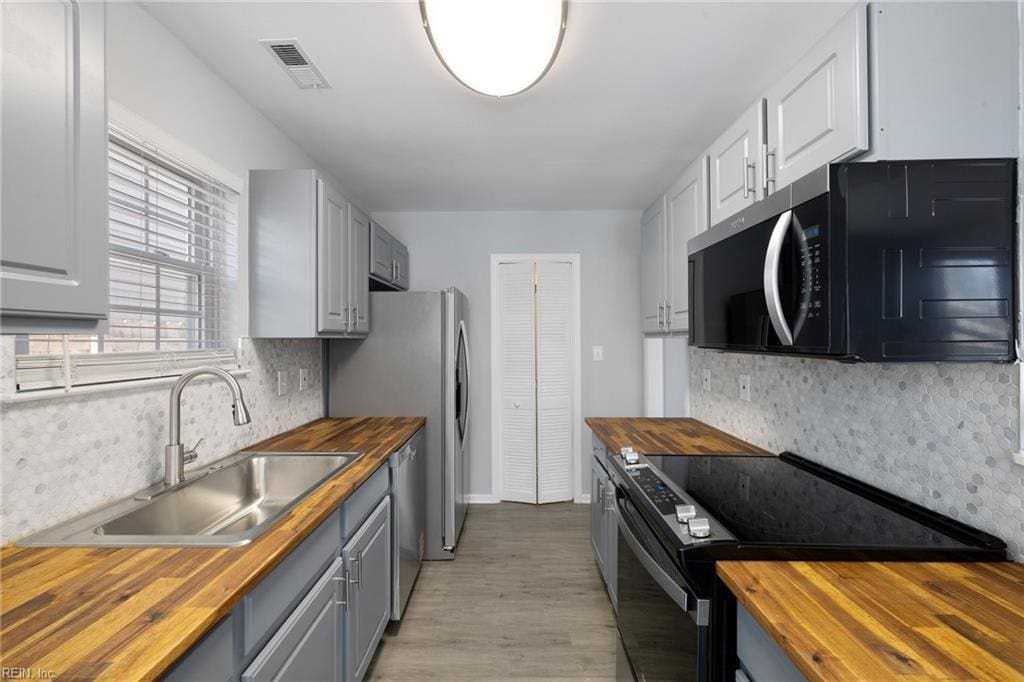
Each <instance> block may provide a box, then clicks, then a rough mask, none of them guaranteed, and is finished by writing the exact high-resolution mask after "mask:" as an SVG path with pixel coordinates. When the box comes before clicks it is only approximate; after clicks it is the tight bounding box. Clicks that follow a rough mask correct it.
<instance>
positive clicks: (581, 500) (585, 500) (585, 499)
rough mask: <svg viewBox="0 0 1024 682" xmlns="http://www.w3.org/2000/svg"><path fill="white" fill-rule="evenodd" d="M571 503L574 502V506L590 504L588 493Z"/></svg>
mask: <svg viewBox="0 0 1024 682" xmlns="http://www.w3.org/2000/svg"><path fill="white" fill-rule="evenodd" d="M573 502H575V503H576V504H590V493H583V494H582V495H580V496H579V497H577V498H576V499H575V500H573Z"/></svg>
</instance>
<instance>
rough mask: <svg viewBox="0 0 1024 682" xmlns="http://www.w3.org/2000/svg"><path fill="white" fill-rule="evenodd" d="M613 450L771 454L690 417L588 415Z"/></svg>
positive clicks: (701, 453) (596, 433)
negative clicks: (659, 417) (657, 417)
mask: <svg viewBox="0 0 1024 682" xmlns="http://www.w3.org/2000/svg"><path fill="white" fill-rule="evenodd" d="M586 421H587V425H588V426H589V427H590V429H591V431H593V432H594V434H595V435H596V436H597V437H598V438H600V439H601V442H602V443H604V444H605V445H606V446H608V448H609V449H610V450H611V451H612V452H618V451H619V450H621V449H622V448H624V447H627V446H630V447H632V448H633V449H634V450H636V451H637V452H639V453H640V454H641V455H754V456H758V457H764V456H765V455H771V454H772V453H770V452H768V451H767V450H763V449H761V448H759V447H757V446H756V445H751V444H750V443H748V442H746V441H743V440H740V439H739V438H737V437H736V436H731V435H729V434H728V433H726V432H725V431H719V430H718V429H716V428H715V427H713V426H708V425H707V424H705V423H704V422H702V421H698V420H696V419H689V418H665V419H656V418H651V417H587V420H586Z"/></svg>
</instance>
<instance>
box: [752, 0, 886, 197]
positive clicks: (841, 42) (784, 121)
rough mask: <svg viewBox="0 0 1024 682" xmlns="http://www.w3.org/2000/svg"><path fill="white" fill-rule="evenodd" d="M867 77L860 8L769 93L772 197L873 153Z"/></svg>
mask: <svg viewBox="0 0 1024 682" xmlns="http://www.w3.org/2000/svg"><path fill="white" fill-rule="evenodd" d="M867 71H868V59H867V9H866V8H865V7H864V6H863V5H858V6H857V7H854V8H853V9H852V10H850V12H849V13H848V14H847V15H846V16H845V17H843V19H842V20H840V22H839V23H838V24H836V25H835V27H834V28H833V29H832V30H830V31H829V32H828V33H827V34H825V36H824V37H823V38H822V39H821V40H820V41H818V43H816V44H815V45H814V47H812V48H811V50H810V51H809V52H808V53H807V54H806V55H804V57H803V59H801V60H800V62H799V63H798V64H797V65H796V66H795V67H793V69H791V70H790V71H789V73H787V74H786V75H785V76H784V77H783V78H782V79H781V80H780V81H779V82H778V83H777V84H776V85H775V87H774V88H772V90H771V91H770V92H769V93H768V169H767V180H768V182H767V185H768V190H769V191H775V190H776V189H779V188H781V187H785V186H786V185H788V184H790V183H792V182H793V181H795V180H798V179H799V178H800V177H802V176H804V175H806V174H807V173H809V172H811V171H813V170H814V169H815V168H818V167H819V166H823V165H825V164H826V163H830V162H832V161H835V160H837V159H843V158H846V157H849V156H851V155H853V154H855V153H857V152H859V151H863V150H865V149H867V148H868V93H867V88H868V84H867Z"/></svg>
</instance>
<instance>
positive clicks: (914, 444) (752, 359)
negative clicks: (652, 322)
mask: <svg viewBox="0 0 1024 682" xmlns="http://www.w3.org/2000/svg"><path fill="white" fill-rule="evenodd" d="M705 370H708V371H710V372H711V375H712V380H711V385H712V390H711V392H710V393H709V392H704V391H702V390H701V376H702V374H703V372H704V371H705ZM740 375H749V376H750V393H751V400H750V402H746V401H743V400H740V395H739V377H740ZM689 383H690V396H691V398H690V401H691V410H692V415H693V416H694V417H695V418H697V419H700V420H702V421H705V422H707V423H709V424H711V425H712V426H716V427H718V428H721V429H724V430H726V431H728V432H730V433H733V434H735V435H737V436H739V437H740V438H743V439H746V440H749V441H751V442H752V443H755V444H757V445H760V446H762V447H765V448H767V449H769V450H771V451H773V452H781V451H783V450H790V451H792V452H795V453H796V454H798V455H802V456H804V457H806V458H808V459H812V460H814V461H816V462H820V463H821V464H824V465H825V466H828V467H831V468H833V469H836V470H838V471H841V472H843V473H845V474H848V475H850V476H853V477H855V478H858V479H860V480H862V481H865V482H867V483H870V484H872V485H875V486H877V487H879V488H883V489H885V490H888V491H890V492H893V493H896V494H897V495H900V496H902V497H904V498H906V499H909V500H911V501H912V502H916V503H917V504H920V505H923V506H925V507H928V508H930V509H933V510H935V511H938V512H941V513H943V514H946V515H948V516H951V517H953V518H955V519H959V520H961V521H963V522H964V523H967V524H969V525H971V526H974V527H976V528H980V529H982V530H985V531H987V532H989V533H992V534H993V535H996V536H998V537H1000V538H1002V539H1003V540H1005V541H1006V543H1007V545H1008V546H1009V548H1010V553H1011V555H1012V557H1013V558H1014V559H1015V560H1016V561H1024V467H1022V466H1019V465H1016V464H1013V463H1012V461H1011V453H1012V452H1013V451H1014V450H1016V445H1017V428H1018V424H1017V409H1018V408H1017V396H1018V395H1019V393H1018V385H1017V383H1018V379H1017V370H1016V367H1014V366H1012V365H996V364H940V365H937V364H884V365H883V364H855V365H849V364H842V363H839V362H834V361H829V360H811V359H800V358H785V357H773V356H762V355H749V354H739V353H720V352H715V351H708V350H701V349H697V348H691V349H690V373H689Z"/></svg>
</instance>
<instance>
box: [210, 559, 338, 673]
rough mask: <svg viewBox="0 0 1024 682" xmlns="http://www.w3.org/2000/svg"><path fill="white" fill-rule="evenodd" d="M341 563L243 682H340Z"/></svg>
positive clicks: (326, 575)
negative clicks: (299, 681) (283, 681)
mask: <svg viewBox="0 0 1024 682" xmlns="http://www.w3.org/2000/svg"><path fill="white" fill-rule="evenodd" d="M342 563H343V562H342V560H341V559H340V558H338V559H335V560H334V562H333V563H332V564H331V566H330V568H328V569H327V572H326V573H324V574H323V576H321V578H320V580H318V581H317V583H316V585H314V587H313V589H312V590H310V591H309V594H307V595H306V597H305V598H304V599H303V600H302V602H301V603H300V604H299V605H298V607H296V609H295V611H293V612H292V614H291V615H290V616H289V617H288V619H287V620H286V621H285V622H284V624H283V625H282V626H281V628H280V629H279V630H278V631H277V632H276V633H274V637H273V638H272V639H271V640H270V641H269V642H268V643H267V646H266V647H264V648H263V651H261V652H260V655H259V656H257V657H256V659H255V660H254V661H253V662H252V665H250V666H249V667H248V668H246V670H245V672H244V673H242V682H264V681H269V680H323V681H324V682H331V681H337V680H340V679H341V674H340V672H341V661H342V655H341V654H342V650H341V642H342V640H341V632H340V630H341V619H340V618H339V614H338V608H339V604H338V584H339V583H338V581H339V580H342V579H343V578H342ZM197 679H198V678H197Z"/></svg>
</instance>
